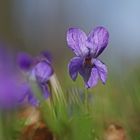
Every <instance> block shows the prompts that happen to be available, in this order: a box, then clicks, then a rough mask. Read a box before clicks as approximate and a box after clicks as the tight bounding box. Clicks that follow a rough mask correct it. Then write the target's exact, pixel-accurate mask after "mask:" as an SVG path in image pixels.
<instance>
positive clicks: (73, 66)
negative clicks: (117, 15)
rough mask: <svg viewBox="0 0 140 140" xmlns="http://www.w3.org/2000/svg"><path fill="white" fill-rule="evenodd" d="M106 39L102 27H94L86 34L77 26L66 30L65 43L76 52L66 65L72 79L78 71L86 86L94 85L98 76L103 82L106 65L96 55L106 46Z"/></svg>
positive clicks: (106, 36) (105, 75)
mask: <svg viewBox="0 0 140 140" xmlns="http://www.w3.org/2000/svg"><path fill="white" fill-rule="evenodd" d="M108 39H109V33H108V31H107V30H106V29H105V28H104V27H96V28H95V29H94V30H92V31H91V32H90V34H89V35H88V36H87V35H86V34H85V33H84V32H83V31H82V30H80V29H78V28H70V29H69V30H68V32H67V43H68V46H69V48H70V49H72V51H73V52H74V53H75V54H76V57H73V58H72V59H71V60H70V62H69V65H68V69H69V74H70V76H71V78H72V79H73V80H74V81H75V80H76V78H77V75H78V73H79V74H80V75H81V76H82V77H83V79H84V81H85V86H86V87H87V88H91V87H94V86H95V85H96V84H97V83H98V79H99V78H100V80H101V81H102V83H103V84H105V82H106V79H107V67H106V65H105V64H104V63H102V62H101V61H100V60H98V59H97V57H98V56H99V55H100V54H101V53H102V52H103V50H104V49H105V48H106V47H107V44H108Z"/></svg>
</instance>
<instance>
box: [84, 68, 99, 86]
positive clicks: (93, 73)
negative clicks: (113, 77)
mask: <svg viewBox="0 0 140 140" xmlns="http://www.w3.org/2000/svg"><path fill="white" fill-rule="evenodd" d="M98 79H99V75H98V70H97V68H95V67H93V68H92V70H91V75H90V77H89V80H88V82H87V83H86V87H87V88H92V87H94V86H96V85H97V83H98Z"/></svg>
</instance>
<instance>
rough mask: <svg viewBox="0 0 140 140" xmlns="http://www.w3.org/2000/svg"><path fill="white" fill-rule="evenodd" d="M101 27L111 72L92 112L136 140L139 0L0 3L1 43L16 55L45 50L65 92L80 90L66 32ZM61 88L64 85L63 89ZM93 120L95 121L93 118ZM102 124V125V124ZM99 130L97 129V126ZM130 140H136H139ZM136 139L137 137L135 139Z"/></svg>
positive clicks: (12, 0) (139, 91)
mask: <svg viewBox="0 0 140 140" xmlns="http://www.w3.org/2000/svg"><path fill="white" fill-rule="evenodd" d="M98 25H102V26H105V27H106V28H107V29H108V31H109V34H110V39H109V45H108V47H107V48H106V50H105V51H104V52H103V53H102V55H101V60H102V61H103V62H105V64H106V65H107V66H108V69H109V76H108V81H107V84H106V85H105V86H102V85H101V83H100V84H99V85H98V86H97V87H96V88H95V89H91V92H93V93H95V95H94V97H95V106H94V108H95V112H96V113H97V115H96V117H97V118H98V120H99V121H98V122H100V123H101V126H102V125H103V123H104V122H106V121H107V122H108V121H109V120H112V122H114V121H115V122H119V123H122V124H123V125H124V126H125V127H126V128H128V129H127V130H128V131H127V132H128V133H129V132H130V133H131V135H134V137H136V138H138V133H139V132H140V126H139V125H138V124H140V119H139V118H140V107H139V106H140V88H139V85H140V62H139V59H140V1H139V0H117V1H112V0H69V1H68V0H1V2H0V42H6V43H7V44H9V46H10V48H11V49H13V50H14V51H16V52H18V51H27V52H29V53H31V54H32V55H37V54H38V53H39V52H40V51H42V50H49V51H50V52H51V53H52V56H53V62H54V68H55V70H56V73H57V75H58V77H59V79H60V81H61V82H62V85H63V86H64V87H66V88H69V87H72V86H82V85H83V83H82V81H81V79H80V78H78V81H77V82H75V83H74V82H72V81H71V80H70V78H69V75H68V73H67V63H68V61H69V59H70V58H71V57H72V56H73V53H72V52H71V50H69V49H68V47H67V44H66V31H67V29H68V28H69V27H79V28H81V29H83V30H84V31H85V32H86V33H89V32H90V30H92V29H93V28H94V27H96V26H98ZM64 83H65V84H64ZM97 118H96V119H97ZM101 120H102V121H101ZM99 129H100V126H99ZM136 138H134V140H137V139H136ZM139 138H140V136H139Z"/></svg>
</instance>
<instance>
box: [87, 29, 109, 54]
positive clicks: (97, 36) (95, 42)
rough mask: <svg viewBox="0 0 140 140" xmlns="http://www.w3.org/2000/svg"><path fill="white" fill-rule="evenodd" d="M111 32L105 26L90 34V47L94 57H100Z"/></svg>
mask: <svg viewBox="0 0 140 140" xmlns="http://www.w3.org/2000/svg"><path fill="white" fill-rule="evenodd" d="M108 39H109V33H108V31H107V30H106V29H105V28H104V27H97V28H95V29H94V30H93V31H92V32H91V33H90V34H89V36H88V43H89V45H88V47H89V48H90V49H91V53H92V54H93V55H94V57H98V56H99V55H100V54H101V53H102V52H103V50H104V49H105V48H106V47H107V44H108Z"/></svg>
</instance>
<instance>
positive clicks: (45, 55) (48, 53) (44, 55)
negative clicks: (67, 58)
mask: <svg viewBox="0 0 140 140" xmlns="http://www.w3.org/2000/svg"><path fill="white" fill-rule="evenodd" d="M41 55H42V56H43V57H45V58H46V59H47V60H48V61H49V62H52V55H51V53H50V52H48V51H43V52H41Z"/></svg>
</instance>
